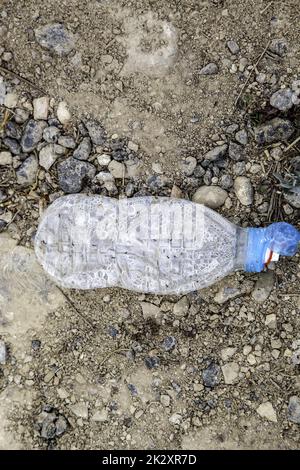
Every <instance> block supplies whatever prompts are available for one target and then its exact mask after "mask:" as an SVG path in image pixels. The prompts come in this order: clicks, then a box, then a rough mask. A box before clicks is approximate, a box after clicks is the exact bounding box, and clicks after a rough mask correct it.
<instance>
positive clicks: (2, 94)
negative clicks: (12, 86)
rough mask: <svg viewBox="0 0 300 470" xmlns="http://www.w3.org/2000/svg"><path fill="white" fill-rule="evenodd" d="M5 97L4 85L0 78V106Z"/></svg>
mask: <svg viewBox="0 0 300 470" xmlns="http://www.w3.org/2000/svg"><path fill="white" fill-rule="evenodd" d="M5 95H6V85H5V83H4V81H3V78H2V77H0V106H3V105H4V101H5Z"/></svg>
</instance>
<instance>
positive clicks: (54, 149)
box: [39, 144, 66, 171]
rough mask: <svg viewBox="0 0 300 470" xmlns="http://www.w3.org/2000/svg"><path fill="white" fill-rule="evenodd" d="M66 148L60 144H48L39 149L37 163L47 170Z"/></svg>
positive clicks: (63, 153)
mask: <svg viewBox="0 0 300 470" xmlns="http://www.w3.org/2000/svg"><path fill="white" fill-rule="evenodd" d="M65 153H66V149H65V148H64V147H62V146H61V145H57V144H48V145H46V146H45V147H43V148H42V149H41V150H40V153H39V163H40V166H41V167H43V168H44V169H45V170H47V171H48V170H49V169H50V168H51V166H52V165H53V163H54V162H55V161H56V160H57V158H58V157H61V156H62V155H65Z"/></svg>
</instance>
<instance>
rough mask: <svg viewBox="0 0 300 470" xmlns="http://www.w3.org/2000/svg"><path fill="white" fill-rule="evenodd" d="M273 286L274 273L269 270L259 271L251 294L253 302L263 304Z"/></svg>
mask: <svg viewBox="0 0 300 470" xmlns="http://www.w3.org/2000/svg"><path fill="white" fill-rule="evenodd" d="M273 286H274V273H272V272H271V271H269V272H266V273H260V274H259V275H258V279H257V282H256V284H255V287H254V290H253V292H252V294H251V296H252V298H253V299H254V300H255V302H257V303H259V304H263V303H264V302H265V301H266V300H267V298H268V297H269V295H270V294H271V292H272V289H273Z"/></svg>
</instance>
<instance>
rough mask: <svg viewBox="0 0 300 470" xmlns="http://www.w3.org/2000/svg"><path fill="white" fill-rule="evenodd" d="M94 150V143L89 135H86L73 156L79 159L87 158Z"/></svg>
mask: <svg viewBox="0 0 300 470" xmlns="http://www.w3.org/2000/svg"><path fill="white" fill-rule="evenodd" d="M91 150H92V143H91V139H90V138H89V137H84V138H83V139H82V141H81V142H80V144H79V145H78V147H77V149H76V150H75V151H74V153H73V157H74V158H77V160H87V159H88V158H89V156H90V153H91Z"/></svg>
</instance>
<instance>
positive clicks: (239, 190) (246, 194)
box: [234, 176, 253, 206]
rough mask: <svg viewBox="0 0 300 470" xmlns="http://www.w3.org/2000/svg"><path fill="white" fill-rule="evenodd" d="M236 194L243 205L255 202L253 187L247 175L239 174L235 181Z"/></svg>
mask: <svg viewBox="0 0 300 470" xmlns="http://www.w3.org/2000/svg"><path fill="white" fill-rule="evenodd" d="M234 189H235V193H236V196H237V198H238V200H239V201H240V203H241V204H242V205H243V206H250V205H251V204H252V202H253V188H252V184H251V181H250V180H249V178H246V176H238V177H237V178H236V179H235V181H234Z"/></svg>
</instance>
